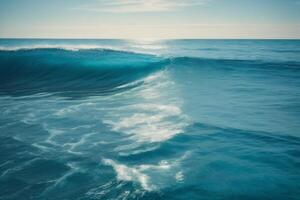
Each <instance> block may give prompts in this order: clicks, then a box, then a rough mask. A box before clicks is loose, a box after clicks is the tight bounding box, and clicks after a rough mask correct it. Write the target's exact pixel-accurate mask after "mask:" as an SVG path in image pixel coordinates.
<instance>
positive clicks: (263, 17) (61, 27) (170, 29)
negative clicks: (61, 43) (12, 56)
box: [0, 0, 300, 39]
mask: <svg viewBox="0 0 300 200" xmlns="http://www.w3.org/2000/svg"><path fill="white" fill-rule="evenodd" d="M0 37H39V38H134V39H136V38H300V0H181V1H180V0H0Z"/></svg>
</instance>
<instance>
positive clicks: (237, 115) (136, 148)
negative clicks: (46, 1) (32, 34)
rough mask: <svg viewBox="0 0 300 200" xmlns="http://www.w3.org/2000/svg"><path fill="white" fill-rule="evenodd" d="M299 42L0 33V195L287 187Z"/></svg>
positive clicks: (179, 194) (296, 140)
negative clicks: (41, 36)
mask: <svg viewBox="0 0 300 200" xmlns="http://www.w3.org/2000/svg"><path fill="white" fill-rule="evenodd" d="M299 49H300V42H299V41H297V40H294V41H293V40H292V41H290V40H287V41H282V40H278V41H276V40H275V41H270V40H267V41H263V40H257V41H256V40H236V41H235V40H168V41H125V40H5V39H1V40H0V199H50V200H51V199H78V200H79V199H80V200H82V199H202V198H203V199H232V198H236V199H240V198H247V199H257V198H258V199H286V198H293V199H298V198H299V197H300V194H299V187H300V185H299V183H300V174H299V163H300V157H299V155H300V151H299V149H300V135H299V132H300V125H299V119H300V103H299V102H300V92H299V91H300V59H299V57H298V53H299Z"/></svg>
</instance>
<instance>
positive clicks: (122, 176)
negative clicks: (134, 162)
mask: <svg viewBox="0 0 300 200" xmlns="http://www.w3.org/2000/svg"><path fill="white" fill-rule="evenodd" d="M102 162H103V163H104V164H105V165H110V166H112V167H113V168H114V170H115V171H116V173H117V178H118V180H124V181H136V182H139V183H140V184H141V186H142V187H143V188H144V189H145V190H147V191H151V190H153V189H154V186H152V185H151V184H150V180H149V177H148V176H147V175H146V174H143V173H141V172H140V171H139V170H138V169H136V168H134V167H128V166H126V165H123V164H118V163H116V162H115V161H113V160H111V159H103V160H102Z"/></svg>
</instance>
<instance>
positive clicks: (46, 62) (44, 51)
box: [0, 45, 300, 96]
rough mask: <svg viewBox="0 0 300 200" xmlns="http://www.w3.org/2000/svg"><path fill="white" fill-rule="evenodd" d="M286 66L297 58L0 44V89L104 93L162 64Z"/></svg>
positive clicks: (294, 64) (125, 86) (180, 66)
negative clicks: (217, 56)
mask: <svg viewBox="0 0 300 200" xmlns="http://www.w3.org/2000/svg"><path fill="white" fill-rule="evenodd" d="M166 67H168V68H175V69H176V70H184V68H185V67H196V68H199V67H201V68H205V67H209V68H211V69H226V70H228V69H229V70H232V69H250V68H251V69H254V68H261V69H272V70H275V69H279V70H283V69H289V70H299V69H300V63H298V62H267V61H259V60H254V61H253V60H229V59H208V58H199V57H172V58H165V57H161V56H157V55H151V54H143V53H137V52H130V51H125V50H124V51H123V50H114V49H104V48H102V47H100V46H90V45H87V46H80V45H77V46H68V45H60V46H59V45H40V46H27V47H26V46H25V47H14V48H9V47H5V48H3V47H0V78H1V81H0V83H1V84H0V94H8V95H25V94H26V95H28V94H29V95H30V94H37V93H44V92H48V93H59V94H64V95H72V96H82V95H83V96H84V95H105V94H109V93H111V92H118V91H123V90H126V89H129V88H133V87H136V86H138V85H139V84H140V83H142V82H139V80H141V79H142V78H143V77H146V76H147V75H149V74H151V73H153V72H155V71H157V70H162V69H164V68H166Z"/></svg>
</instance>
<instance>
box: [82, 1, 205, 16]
mask: <svg viewBox="0 0 300 200" xmlns="http://www.w3.org/2000/svg"><path fill="white" fill-rule="evenodd" d="M207 1H209V0H98V2H97V3H94V4H89V5H83V6H81V7H79V8H77V9H84V10H90V11H101V12H113V13H133V12H160V11H174V10H180V9H183V8H185V7H191V6H198V5H202V4H204V3H206V2H207Z"/></svg>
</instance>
